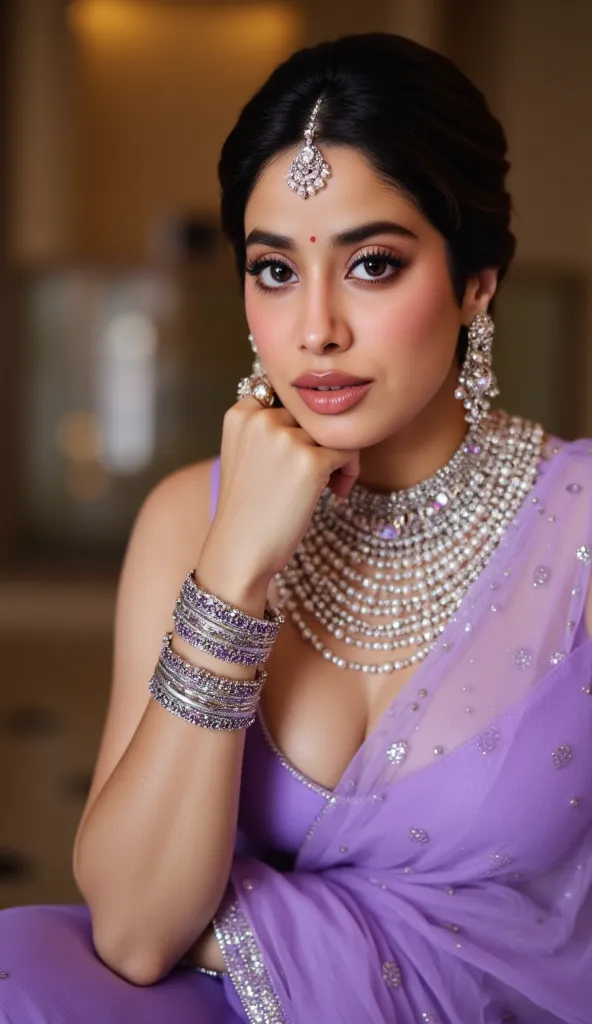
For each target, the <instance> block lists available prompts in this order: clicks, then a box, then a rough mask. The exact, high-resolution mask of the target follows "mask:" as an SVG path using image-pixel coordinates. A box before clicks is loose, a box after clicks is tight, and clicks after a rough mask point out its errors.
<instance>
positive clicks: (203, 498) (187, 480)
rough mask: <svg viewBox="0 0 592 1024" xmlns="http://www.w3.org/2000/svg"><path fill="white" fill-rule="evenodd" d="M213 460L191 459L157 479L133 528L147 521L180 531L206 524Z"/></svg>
mask: <svg viewBox="0 0 592 1024" xmlns="http://www.w3.org/2000/svg"><path fill="white" fill-rule="evenodd" d="M216 461H217V460H216V459H213V458H212V459H204V460H203V461H200V462H193V463H191V464H190V465H187V466H182V467H181V468H180V469H177V470H175V471H174V472H173V473H169V474H168V476H166V477H164V478H163V479H162V480H160V481H159V483H157V484H156V486H155V487H154V488H153V489H152V490H151V491H150V493H149V494H148V496H147V497H146V499H145V501H144V503H143V505H142V507H141V509H140V512H139V514H138V518H137V521H136V527H135V528H136V529H137V527H138V526H139V525H144V524H147V525H150V526H152V527H154V528H157V529H158V528H159V527H165V528H166V530H167V532H172V529H173V527H174V528H175V529H177V530H181V531H182V532H185V530H186V529H189V530H190V532H191V533H192V534H194V533H195V531H196V530H199V528H200V526H203V525H206V526H207V525H209V520H210V514H211V496H212V483H213V470H214V463H215V462H216Z"/></svg>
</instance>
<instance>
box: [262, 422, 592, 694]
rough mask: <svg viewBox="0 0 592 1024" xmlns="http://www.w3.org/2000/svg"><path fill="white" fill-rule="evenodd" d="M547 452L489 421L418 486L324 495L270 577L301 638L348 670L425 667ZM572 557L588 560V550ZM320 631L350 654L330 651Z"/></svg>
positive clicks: (530, 437) (534, 440)
mask: <svg viewBox="0 0 592 1024" xmlns="http://www.w3.org/2000/svg"><path fill="white" fill-rule="evenodd" d="M542 444H543V430H542V427H540V426H539V425H538V424H533V423H530V422H529V421H527V420H523V419H519V418H518V417H511V416H509V415H508V414H507V413H504V412H501V411H496V412H491V413H489V414H488V415H487V416H486V417H485V419H484V422H483V424H482V426H481V429H480V431H479V434H478V435H477V434H474V433H472V432H471V431H469V433H468V435H467V437H466V438H465V440H464V441H463V442H462V444H461V445H460V446H459V448H458V449H457V451H456V452H455V453H454V455H453V456H452V458H451V459H450V461H449V462H448V463H446V465H445V466H443V467H442V468H441V469H439V470H438V471H437V472H436V473H434V474H433V475H432V476H431V477H429V478H428V479H427V480H424V481H422V482H421V483H419V484H417V485H415V486H414V487H410V488H408V489H406V490H402V491H393V492H391V493H390V494H378V493H374V492H372V491H370V490H368V489H367V488H365V487H363V486H362V485H361V484H355V485H354V487H353V488H352V491H351V493H350V495H349V498H348V500H347V502H346V503H336V502H334V501H333V496H332V494H331V492H330V491H329V490H325V491H324V492H323V494H322V495H321V498H320V500H319V502H318V504H317V507H316V509H315V512H314V515H313V517H312V521H311V524H310V526H309V528H308V530H307V531H306V533H305V535H304V537H303V539H302V541H301V543H300V545H299V546H298V549H297V550H296V552H295V554H294V555H293V557H292V558H291V560H290V562H289V563H288V565H287V566H286V568H285V569H284V570H283V571H282V572H281V573H278V574H277V577H276V581H277V591H278V597H279V603H280V606H281V607H282V608H283V609H284V610H285V612H286V614H287V615H288V616H289V617H290V619H291V621H292V622H293V623H294V625H295V626H296V628H297V629H298V630H299V632H300V635H301V637H302V639H303V640H304V641H305V642H307V643H309V644H311V645H312V647H313V648H314V649H315V650H316V651H317V652H318V653H319V654H320V655H321V656H322V657H323V658H324V659H325V660H327V661H331V662H332V663H333V664H334V665H336V666H337V667H338V668H344V669H351V670H352V671H355V672H366V673H371V674H377V673H380V674H384V673H390V672H393V671H397V670H401V669H405V668H408V667H409V666H410V665H415V664H417V663H419V662H421V661H422V660H423V659H424V658H425V657H426V656H427V654H428V653H429V651H430V650H432V648H433V647H434V645H435V644H436V643H437V640H438V637H439V636H440V634H441V633H442V631H443V629H444V628H445V626H446V625H447V623H448V622H449V621H450V619H451V618H452V616H453V615H454V614H455V612H456V610H457V609H458V607H459V605H460V603H461V601H462V599H463V597H464V595H465V594H466V592H467V590H468V589H469V587H470V586H471V584H472V583H473V582H474V581H475V580H476V579H477V578H478V576H479V574H480V573H481V572H482V570H483V568H484V567H485V565H486V564H487V562H488V561H489V558H490V557H491V554H492V553H493V551H494V550H495V548H496V547H497V545H498V543H499V541H500V538H501V536H502V534H503V532H504V530H505V528H506V527H507V526H508V524H509V523H511V522H512V520H513V519H514V517H515V516H516V513H517V511H518V509H519V508H520V506H521V505H522V503H523V501H524V499H525V498H526V496H527V495H528V493H529V491H531V489H532V487H533V485H534V483H535V481H536V477H537V472H538V465H539V461H540V457H541V449H542ZM584 552H585V553H584ZM577 556H578V558H580V559H581V560H582V561H584V560H585V559H586V558H588V557H589V553H588V550H587V549H584V548H579V549H578V552H577ZM590 558H591V560H592V556H590ZM318 627H321V628H322V629H323V630H324V631H325V632H327V633H329V634H330V635H331V636H333V637H334V639H335V640H336V641H338V642H339V643H340V644H344V645H345V646H347V647H348V648H349V650H350V651H351V656H350V657H347V658H346V657H344V656H343V655H342V654H339V653H337V652H336V651H334V650H332V649H331V648H330V647H329V646H328V644H327V643H326V642H325V641H324V640H323V639H322V638H321V637H320V636H319V635H318V633H317V632H316V631H315V630H316V629H317V628H318ZM370 652H372V656H371V660H368V654H369V653H370Z"/></svg>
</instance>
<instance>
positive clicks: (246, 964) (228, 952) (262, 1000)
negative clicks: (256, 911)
mask: <svg viewBox="0 0 592 1024" xmlns="http://www.w3.org/2000/svg"><path fill="white" fill-rule="evenodd" d="M214 932H215V934H216V938H217V940H218V942H219V944H220V948H221V950H222V953H223V955H224V960H225V963H226V967H227V970H228V973H229V975H230V977H231V980H232V983H233V985H234V987H235V989H236V991H237V993H238V996H239V999H240V1001H241V1003H242V1004H243V1007H244V1008H245V1011H246V1014H247V1018H248V1020H249V1021H265V1022H266V1024H287V1021H286V1018H285V1016H284V1013H283V1010H282V1006H281V1003H280V1001H279V999H278V996H277V993H276V991H275V989H274V987H273V982H272V980H271V976H270V974H269V972H268V970H267V967H266V966H265V961H264V959H263V956H262V953H261V950H260V949H259V946H258V944H257V939H256V938H255V935H254V934H253V931H252V929H251V927H250V925H249V921H248V920H247V918H246V916H245V915H244V913H243V911H242V909H241V907H240V904H239V903H238V901H237V900H235V899H234V897H233V895H232V887H230V888H229V890H228V891H227V894H226V896H225V898H224V900H223V902H222V906H221V908H220V910H219V911H218V914H217V916H216V917H215V918H214Z"/></svg>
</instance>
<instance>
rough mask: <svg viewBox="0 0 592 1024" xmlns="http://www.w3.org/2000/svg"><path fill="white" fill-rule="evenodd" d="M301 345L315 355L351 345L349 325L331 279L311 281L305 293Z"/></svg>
mask: <svg viewBox="0 0 592 1024" xmlns="http://www.w3.org/2000/svg"><path fill="white" fill-rule="evenodd" d="M301 295H302V302H303V307H302V322H301V332H300V333H301V341H300V347H301V348H302V349H303V350H305V351H307V352H310V353H311V354H312V355H323V353H325V352H328V353H332V352H336V351H340V350H345V349H347V348H349V346H350V344H351V334H350V330H349V326H348V324H347V321H346V319H345V317H344V316H343V314H342V312H341V310H340V309H339V304H338V302H337V301H336V297H335V295H334V294H333V290H332V288H331V286H330V284H329V283H328V282H323V281H318V280H317V281H310V282H309V283H308V285H307V286H306V287H305V288H303V290H302V292H301Z"/></svg>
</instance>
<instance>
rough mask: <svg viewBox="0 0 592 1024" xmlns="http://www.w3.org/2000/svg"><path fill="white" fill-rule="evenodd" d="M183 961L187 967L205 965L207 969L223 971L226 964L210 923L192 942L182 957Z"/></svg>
mask: <svg viewBox="0 0 592 1024" xmlns="http://www.w3.org/2000/svg"><path fill="white" fill-rule="evenodd" d="M183 963H184V964H187V965H188V966H189V967H207V969H208V970H209V971H224V970H226V965H225V963H224V957H223V956H222V950H221V949H220V946H219V944H218V940H217V938H216V935H215V933H214V928H213V925H210V926H209V927H208V928H207V929H206V931H205V932H204V933H203V935H200V937H199V939H197V941H196V942H194V943H193V945H192V946H191V947H190V949H188V950H187V953H186V954H185V956H184V957H183Z"/></svg>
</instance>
